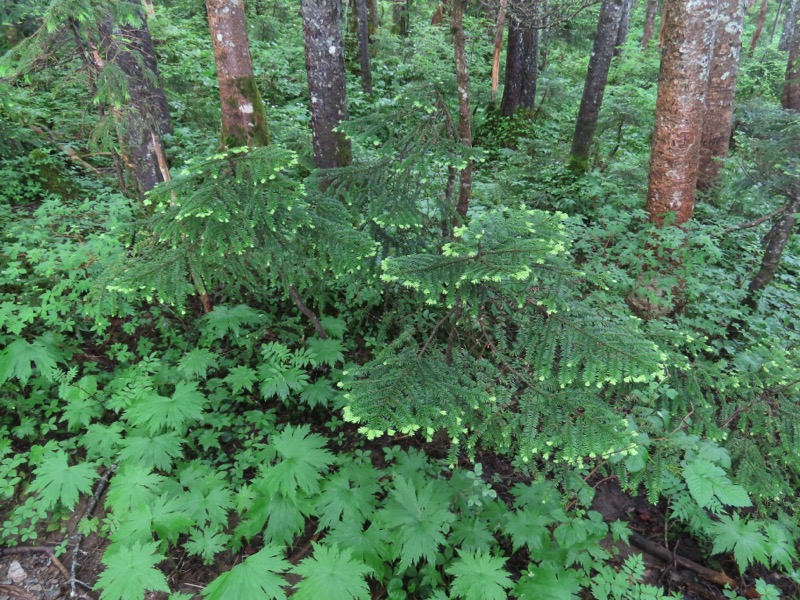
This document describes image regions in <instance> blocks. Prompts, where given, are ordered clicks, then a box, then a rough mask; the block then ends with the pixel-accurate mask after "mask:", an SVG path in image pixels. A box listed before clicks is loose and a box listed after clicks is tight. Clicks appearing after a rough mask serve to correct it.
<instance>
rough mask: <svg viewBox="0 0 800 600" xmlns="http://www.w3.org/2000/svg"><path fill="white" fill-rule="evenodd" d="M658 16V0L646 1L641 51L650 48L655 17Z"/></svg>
mask: <svg viewBox="0 0 800 600" xmlns="http://www.w3.org/2000/svg"><path fill="white" fill-rule="evenodd" d="M657 15H658V0H647V7H646V8H645V13H644V31H643V32H642V50H647V49H648V48H649V47H650V40H652V39H653V32H654V31H655V28H656V16H657Z"/></svg>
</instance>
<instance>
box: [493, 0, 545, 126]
mask: <svg viewBox="0 0 800 600" xmlns="http://www.w3.org/2000/svg"><path fill="white" fill-rule="evenodd" d="M537 11H538V1H537V0H514V1H512V2H511V3H510V5H509V7H508V46H507V49H506V74H505V84H504V86H503V100H502V102H501V103H500V112H501V114H502V115H503V116H506V117H512V116H514V113H515V112H516V111H517V109H518V108H525V109H530V108H533V103H534V100H535V98H536V80H537V78H538V63H539V31H538V29H537Z"/></svg>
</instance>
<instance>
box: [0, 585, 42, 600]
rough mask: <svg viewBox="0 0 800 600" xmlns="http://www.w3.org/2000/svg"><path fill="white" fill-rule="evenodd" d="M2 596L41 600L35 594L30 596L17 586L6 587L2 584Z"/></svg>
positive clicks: (23, 599)
mask: <svg viewBox="0 0 800 600" xmlns="http://www.w3.org/2000/svg"><path fill="white" fill-rule="evenodd" d="M0 594H5V595H6V596H11V597H12V598H22V600H39V598H37V597H36V596H34V595H33V594H29V593H28V592H26V591H25V590H23V589H22V588H21V587H19V586H17V585H5V584H2V583H0Z"/></svg>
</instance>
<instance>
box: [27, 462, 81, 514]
mask: <svg viewBox="0 0 800 600" xmlns="http://www.w3.org/2000/svg"><path fill="white" fill-rule="evenodd" d="M35 473H36V479H35V480H34V482H33V483H32V484H31V487H30V490H31V491H34V492H39V493H40V497H41V500H42V503H43V504H44V506H45V507H46V508H47V509H48V510H49V509H51V508H53V507H54V506H55V505H56V504H58V503H59V502H61V504H62V505H63V506H64V507H65V508H67V509H69V510H72V509H73V508H75V504H77V502H78V498H79V497H80V495H81V494H86V493H89V492H91V490H92V482H94V480H95V478H96V477H97V471H96V470H95V467H94V466H93V465H91V464H90V463H78V464H77V465H73V466H71V467H70V466H69V465H68V463H67V455H66V454H65V453H64V452H63V451H62V450H57V451H56V452H53V453H52V454H50V455H49V456H47V457H45V458H44V459H43V460H42V464H41V465H39V466H38V467H37V468H36V470H35Z"/></svg>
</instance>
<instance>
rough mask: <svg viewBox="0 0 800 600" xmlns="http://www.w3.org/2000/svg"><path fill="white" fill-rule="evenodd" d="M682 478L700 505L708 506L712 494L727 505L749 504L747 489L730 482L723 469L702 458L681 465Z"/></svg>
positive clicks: (741, 505) (711, 499)
mask: <svg viewBox="0 0 800 600" xmlns="http://www.w3.org/2000/svg"><path fill="white" fill-rule="evenodd" d="M683 478H684V479H685V480H686V485H687V487H688V488H689V493H690V494H691V495H692V497H693V498H694V499H695V500H696V501H697V503H698V504H699V505H700V506H702V507H707V506H709V505H710V504H711V503H712V501H713V498H714V496H716V497H717V498H718V499H719V501H720V502H722V503H723V504H727V505H729V506H739V507H746V506H751V505H752V504H751V502H750V498H749V496H748V495H747V490H745V489H744V488H743V487H742V486H740V485H736V484H735V483H732V482H731V480H730V479H728V476H727V474H726V473H725V471H724V470H723V469H722V468H721V467H719V466H717V465H715V464H714V463H712V462H710V461H708V460H705V459H703V458H696V459H694V460H692V461H691V462H687V463H686V464H684V467H683Z"/></svg>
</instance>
